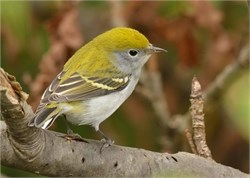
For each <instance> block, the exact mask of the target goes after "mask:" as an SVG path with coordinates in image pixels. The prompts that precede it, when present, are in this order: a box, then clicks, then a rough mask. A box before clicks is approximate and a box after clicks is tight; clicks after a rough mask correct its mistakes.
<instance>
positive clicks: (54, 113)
mask: <svg viewBox="0 0 250 178" xmlns="http://www.w3.org/2000/svg"><path fill="white" fill-rule="evenodd" d="M60 114H61V112H60V109H58V108H57V107H53V108H43V109H42V110H41V111H39V112H38V113H36V115H35V117H34V118H33V119H32V120H31V121H30V122H29V124H28V125H29V126H31V127H32V126H35V127H38V128H42V129H47V128H49V127H50V126H51V125H52V124H53V122H54V121H55V120H56V118H57V117H58V116H59V115H60Z"/></svg>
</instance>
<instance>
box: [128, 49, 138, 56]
mask: <svg viewBox="0 0 250 178" xmlns="http://www.w3.org/2000/svg"><path fill="white" fill-rule="evenodd" d="M128 54H129V55H130V56H132V57H135V56H136V55H137V54H138V51H137V50H134V49H130V50H129V51H128Z"/></svg>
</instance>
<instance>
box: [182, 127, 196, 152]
mask: <svg viewBox="0 0 250 178" xmlns="http://www.w3.org/2000/svg"><path fill="white" fill-rule="evenodd" d="M185 133H186V138H187V140H188V144H189V146H190V148H191V150H192V152H193V153H194V154H196V155H198V152H197V150H196V147H195V144H194V140H193V138H192V134H191V132H190V131H189V130H188V129H186V130H185Z"/></svg>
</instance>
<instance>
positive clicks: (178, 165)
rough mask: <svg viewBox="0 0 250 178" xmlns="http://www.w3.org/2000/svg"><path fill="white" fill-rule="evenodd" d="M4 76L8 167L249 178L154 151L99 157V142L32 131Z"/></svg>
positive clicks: (1, 132) (57, 172)
mask: <svg viewBox="0 0 250 178" xmlns="http://www.w3.org/2000/svg"><path fill="white" fill-rule="evenodd" d="M0 77H1V80H3V81H1V90H0V91H1V114H2V118H3V119H4V121H0V123H1V125H0V137H1V141H2V143H1V164H2V165H4V166H9V167H15V168H18V169H22V170H26V171H30V172H34V173H36V174H41V175H46V176H64V177H66V176H74V177H77V176H87V177H90V176H95V177H99V176H103V177H149V176H163V175H168V176H170V177H171V176H172V177H176V176H179V177H182V176H191V177H222V176H224V177H247V174H244V173H242V172H240V171H239V170H236V169H233V168H230V167H227V166H223V165H221V164H218V163H215V162H213V161H210V160H207V159H205V158H202V157H199V156H196V155H193V154H190V153H184V152H179V153H177V154H168V153H155V152H151V151H147V150H143V149H137V148H128V147H122V146H117V145H112V146H110V147H108V148H106V149H105V150H104V151H103V152H102V153H100V148H101V146H102V143H101V142H99V141H94V140H88V141H89V143H85V142H80V141H75V140H66V139H64V138H62V137H60V136H61V135H62V134H60V133H56V132H52V131H47V130H42V129H38V128H34V127H28V125H27V123H28V121H29V120H30V119H31V118H32V117H33V115H34V114H33V111H32V109H31V107H30V106H29V105H28V104H27V103H26V101H25V99H24V98H23V97H22V95H20V96H19V95H17V94H16V93H18V90H17V91H16V90H13V88H12V86H13V85H12V83H15V79H14V78H11V77H8V74H6V73H5V72H4V71H3V70H1V73H0ZM3 83H6V84H8V83H9V85H3ZM19 92H20V88H19ZM10 93H11V94H10Z"/></svg>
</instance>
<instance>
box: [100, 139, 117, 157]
mask: <svg viewBox="0 0 250 178" xmlns="http://www.w3.org/2000/svg"><path fill="white" fill-rule="evenodd" d="M101 142H103V144H102V147H101V149H100V153H102V152H103V151H104V150H105V149H106V148H107V147H109V146H111V145H113V144H114V143H115V142H114V140H111V139H109V138H108V139H106V138H105V139H102V140H101Z"/></svg>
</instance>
